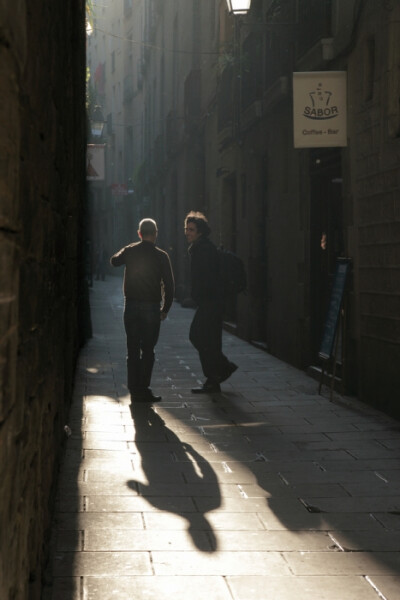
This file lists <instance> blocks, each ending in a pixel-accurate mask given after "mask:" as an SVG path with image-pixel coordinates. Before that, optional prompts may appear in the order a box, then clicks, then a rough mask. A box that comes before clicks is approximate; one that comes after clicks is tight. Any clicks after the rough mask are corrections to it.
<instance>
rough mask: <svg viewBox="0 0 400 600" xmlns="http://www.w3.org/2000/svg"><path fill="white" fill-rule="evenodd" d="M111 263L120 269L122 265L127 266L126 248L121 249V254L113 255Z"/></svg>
mask: <svg viewBox="0 0 400 600" xmlns="http://www.w3.org/2000/svg"><path fill="white" fill-rule="evenodd" d="M110 263H111V264H112V266H113V267H120V266H121V265H124V264H125V248H121V250H119V252H117V253H116V254H113V256H112V257H111V258H110Z"/></svg>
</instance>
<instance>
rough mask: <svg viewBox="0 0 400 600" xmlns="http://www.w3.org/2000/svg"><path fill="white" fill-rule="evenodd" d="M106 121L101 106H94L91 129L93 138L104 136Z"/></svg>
mask: <svg viewBox="0 0 400 600" xmlns="http://www.w3.org/2000/svg"><path fill="white" fill-rule="evenodd" d="M104 123H105V121H104V117H103V112H102V110H101V106H99V105H96V106H95V107H94V111H93V114H92V118H91V119H90V129H91V133H92V136H93V138H95V139H99V138H101V137H102V135H103V129H104Z"/></svg>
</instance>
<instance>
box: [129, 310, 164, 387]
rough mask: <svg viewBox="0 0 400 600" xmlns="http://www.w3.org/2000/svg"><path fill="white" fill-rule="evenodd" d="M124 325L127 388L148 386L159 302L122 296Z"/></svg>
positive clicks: (156, 332) (152, 360) (156, 338)
mask: <svg viewBox="0 0 400 600" xmlns="http://www.w3.org/2000/svg"><path fill="white" fill-rule="evenodd" d="M124 325H125V331H126V341H127V357H126V362H127V369H128V389H129V390H130V392H133V391H135V390H140V389H146V388H148V387H149V386H150V381H151V374H152V372H153V365H154V347H155V345H156V344H157V340H158V336H159V333H160V305H159V303H150V302H136V301H134V300H125V310H124Z"/></svg>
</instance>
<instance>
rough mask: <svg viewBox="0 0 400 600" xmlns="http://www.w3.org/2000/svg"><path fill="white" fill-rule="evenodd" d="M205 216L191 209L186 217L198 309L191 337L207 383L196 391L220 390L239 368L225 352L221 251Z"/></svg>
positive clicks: (192, 287) (192, 281)
mask: <svg viewBox="0 0 400 600" xmlns="http://www.w3.org/2000/svg"><path fill="white" fill-rule="evenodd" d="M210 232H211V230H210V227H209V226H208V222H207V219H206V217H205V216H204V215H203V214H202V213H199V212H190V213H189V214H188V215H187V216H186V219H185V235H186V239H187V241H188V242H189V244H190V245H189V256H190V277H191V296H192V299H193V300H194V302H195V303H196V304H197V310H196V313H195V315H194V317H193V321H192V324H191V326H190V334H189V339H190V341H191V342H192V344H193V346H194V347H195V348H196V350H197V351H198V353H199V358H200V362H201V367H202V369H203V373H204V376H205V377H206V381H205V383H204V384H203V385H202V386H201V387H196V388H193V389H192V392H193V393H194V394H207V393H213V392H220V391H221V388H220V384H221V383H222V382H223V381H225V380H226V379H228V377H230V376H231V375H232V373H233V372H234V371H236V369H237V365H235V364H234V363H233V362H230V361H229V360H228V359H227V357H226V356H225V355H224V354H223V353H222V318H223V302H222V289H221V285H220V281H221V278H220V272H219V258H218V250H217V248H216V247H215V245H214V244H213V243H212V242H211V240H210V239H209V237H208V236H209V234H210Z"/></svg>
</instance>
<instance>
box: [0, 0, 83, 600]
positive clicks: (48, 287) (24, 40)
mask: <svg viewBox="0 0 400 600" xmlns="http://www.w3.org/2000/svg"><path fill="white" fill-rule="evenodd" d="M0 23H1V25H0V81H1V87H0V131H1V135H0V531H1V535H0V597H1V598H2V599H4V600H6V599H7V600H25V599H26V598H28V597H29V598H39V597H40V588H41V578H42V566H43V563H44V560H45V554H46V551H45V548H46V531H47V528H48V525H49V519H50V510H51V501H52V489H53V485H54V473H55V469H56V466H57V460H58V458H59V455H60V448H61V442H62V439H63V426H64V424H65V419H66V413H67V410H68V403H69V398H70V394H71V388H72V379H73V370H74V362H75V358H76V355H77V351H78V347H79V344H80V342H81V341H82V335H81V331H80V330H79V327H78V323H81V322H82V314H83V312H82V306H83V305H84V294H83V291H82V290H83V289H84V287H83V285H82V283H81V282H82V277H81V275H80V265H81V264H82V261H81V257H80V248H81V247H82V246H83V245H82V244H81V240H82V236H83V230H82V222H83V219H82V217H83V208H84V202H85V197H84V195H85V181H84V177H85V172H84V171H85V158H84V149H85V106H84V98H85V95H84V92H85V87H84V86H85V56H84V52H85V35H84V2H83V1H82V0H78V1H77V2H73V3H72V2H71V3H70V2H62V1H61V0H52V2H48V3H43V2H42V0H29V1H28V0H14V1H13V2H9V0H0Z"/></svg>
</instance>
